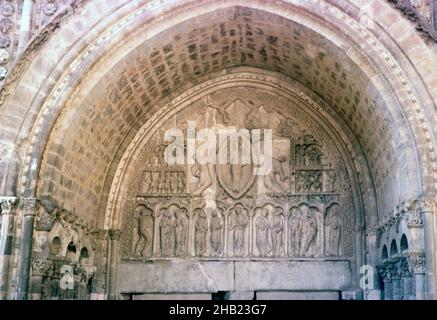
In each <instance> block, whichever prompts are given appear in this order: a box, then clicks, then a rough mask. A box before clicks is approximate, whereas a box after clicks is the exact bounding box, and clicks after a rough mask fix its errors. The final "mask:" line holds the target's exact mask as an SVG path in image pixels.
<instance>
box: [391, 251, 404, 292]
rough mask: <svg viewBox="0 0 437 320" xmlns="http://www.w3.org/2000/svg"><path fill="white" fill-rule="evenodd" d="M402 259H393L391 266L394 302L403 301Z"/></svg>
mask: <svg viewBox="0 0 437 320" xmlns="http://www.w3.org/2000/svg"><path fill="white" fill-rule="evenodd" d="M399 263H400V258H396V259H393V260H392V262H391V266H390V271H391V281H392V287H393V300H402V297H403V292H402V282H401V274H400V270H399Z"/></svg>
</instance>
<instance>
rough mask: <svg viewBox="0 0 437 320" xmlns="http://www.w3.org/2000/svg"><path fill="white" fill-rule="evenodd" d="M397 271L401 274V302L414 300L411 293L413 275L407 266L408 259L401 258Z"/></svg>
mask: <svg viewBox="0 0 437 320" xmlns="http://www.w3.org/2000/svg"><path fill="white" fill-rule="evenodd" d="M399 263H400V264H399V271H400V274H401V285H402V293H403V295H402V300H414V292H413V274H412V273H411V271H410V267H409V265H408V259H407V258H405V257H402V258H401V261H400V262H399Z"/></svg>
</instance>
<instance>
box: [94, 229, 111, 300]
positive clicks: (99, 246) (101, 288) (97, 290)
mask: <svg viewBox="0 0 437 320" xmlns="http://www.w3.org/2000/svg"><path fill="white" fill-rule="evenodd" d="M94 237H95V239H96V247H95V250H94V252H95V254H94V264H95V265H96V266H97V270H96V273H95V275H94V278H93V281H92V288H91V295H90V299H91V300H104V299H106V297H107V295H106V289H107V283H106V281H107V275H108V270H107V269H108V230H103V229H101V230H98V231H96V232H94Z"/></svg>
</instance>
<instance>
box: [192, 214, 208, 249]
mask: <svg viewBox="0 0 437 320" xmlns="http://www.w3.org/2000/svg"><path fill="white" fill-rule="evenodd" d="M197 216H198V217H197V220H196V224H195V227H194V229H195V251H196V255H197V256H204V255H206V251H207V235H208V219H207V215H206V212H205V210H204V209H202V210H201V209H199V210H198V211H197Z"/></svg>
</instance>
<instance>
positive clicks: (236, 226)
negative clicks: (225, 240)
mask: <svg viewBox="0 0 437 320" xmlns="http://www.w3.org/2000/svg"><path fill="white" fill-rule="evenodd" d="M248 225H249V219H248V217H247V215H246V213H245V212H244V210H243V208H242V207H241V206H240V205H238V206H237V207H236V208H235V209H234V211H233V213H232V214H231V215H230V217H229V230H230V231H231V234H232V249H233V253H234V255H235V256H242V255H243V254H244V248H245V233H246V228H247V226H248Z"/></svg>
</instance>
